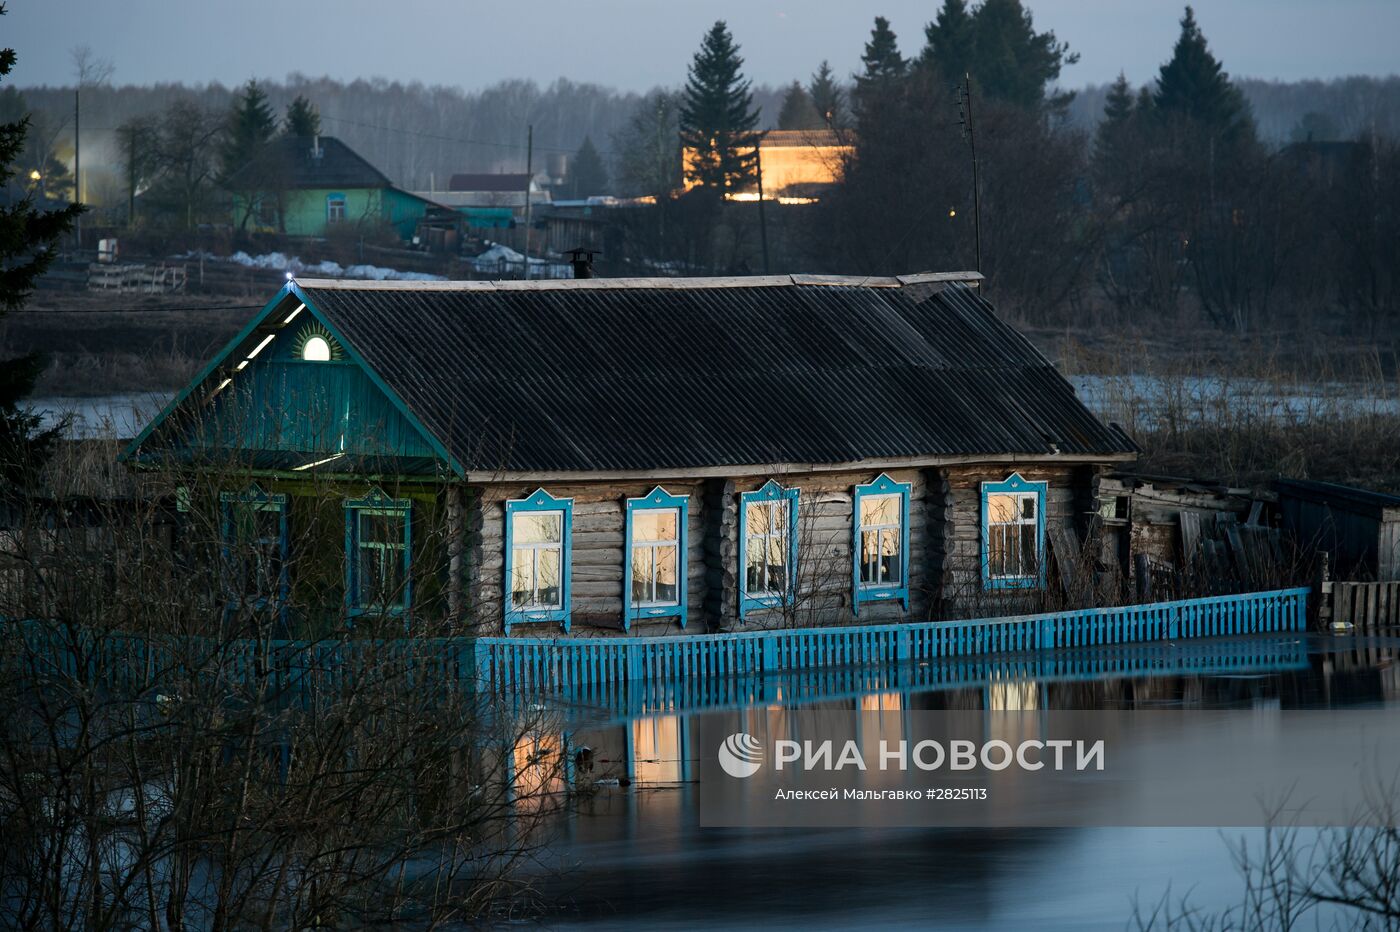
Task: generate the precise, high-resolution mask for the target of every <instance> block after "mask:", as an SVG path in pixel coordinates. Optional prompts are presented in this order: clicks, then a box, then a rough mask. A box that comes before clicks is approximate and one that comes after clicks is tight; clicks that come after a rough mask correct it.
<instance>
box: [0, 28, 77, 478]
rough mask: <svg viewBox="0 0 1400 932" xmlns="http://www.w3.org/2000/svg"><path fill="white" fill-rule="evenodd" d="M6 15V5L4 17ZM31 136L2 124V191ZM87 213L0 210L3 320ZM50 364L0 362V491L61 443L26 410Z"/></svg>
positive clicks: (22, 203)
mask: <svg viewBox="0 0 1400 932" xmlns="http://www.w3.org/2000/svg"><path fill="white" fill-rule="evenodd" d="M4 13H5V7H4V5H3V4H0V15H4ZM16 60H17V56H16V55H15V50H14V49H4V50H0V78H3V77H5V76H7V75H8V74H9V73H10V70H11V69H12V68H14V65H15V61H16ZM28 132H29V120H28V118H27V117H21V118H19V119H17V120H11V121H9V122H6V123H0V188H5V187H8V186H9V185H10V182H11V180H12V179H13V178H14V177H15V175H16V173H17V172H18V171H19V168H18V166H17V165H16V163H17V161H18V160H19V158H20V156H21V154H22V153H23V151H24V148H25V142H26V138H27V135H28ZM82 210H83V207H82V206H81V205H79V204H71V205H69V206H68V207H65V208H63V209H62V210H49V211H44V210H39V209H38V208H36V207H35V205H34V202H33V195H32V192H31V193H30V194H29V195H26V196H24V197H21V198H19V199H18V200H12V201H10V202H9V203H8V204H7V205H5V206H0V319H3V318H4V316H5V315H6V314H10V313H12V312H14V311H17V310H19V309H20V308H22V307H23V306H24V304H25V302H26V301H27V300H28V299H29V295H30V294H31V293H32V292H33V290H34V285H35V283H36V282H37V281H38V278H39V276H40V275H43V274H44V270H45V269H47V268H48V267H49V264H50V263H51V262H53V259H54V256H55V254H56V244H57V243H58V241H59V239H60V238H62V237H63V236H65V235H66V234H67V233H68V232H69V231H70V230H71V229H72V227H73V222H74V220H76V219H77V217H78V214H79V213H81V212H82ZM44 364H45V361H44V358H43V357H42V356H40V355H38V354H36V353H30V354H29V355H26V356H20V357H18V358H14V359H6V360H4V361H0V492H8V491H12V490H15V489H23V488H25V487H27V486H29V485H30V484H32V482H33V481H34V480H35V478H36V477H37V475H38V470H39V468H40V467H41V466H42V465H43V463H44V461H45V460H46V459H47V458H48V457H49V455H50V454H51V453H52V451H53V447H54V445H55V444H56V443H57V442H58V436H59V433H60V431H61V426H59V427H51V428H49V429H48V430H41V429H40V427H41V421H40V418H39V417H38V416H37V415H35V414H31V413H30V412H29V411H28V410H27V409H24V408H21V407H20V403H21V402H22V401H23V400H24V399H25V398H26V397H28V395H29V393H30V392H32V391H33V390H34V383H35V382H36V381H38V378H39V375H40V373H41V372H43V370H44Z"/></svg>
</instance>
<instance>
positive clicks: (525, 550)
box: [125, 273, 1135, 636]
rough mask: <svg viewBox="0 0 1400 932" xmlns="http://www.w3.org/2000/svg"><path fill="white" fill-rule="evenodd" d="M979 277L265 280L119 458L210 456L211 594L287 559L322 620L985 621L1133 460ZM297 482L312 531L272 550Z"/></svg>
mask: <svg viewBox="0 0 1400 932" xmlns="http://www.w3.org/2000/svg"><path fill="white" fill-rule="evenodd" d="M979 279H980V276H978V275H976V274H975V273H925V274H918V275H910V276H902V277H898V278H876V277H868V278H855V277H852V278H843V277H828V276H802V275H793V276H765V277H751V278H726V279H700V278H695V279H632V280H628V279H615V280H613V279H587V280H573V281H530V282H499V283H492V282H356V281H311V280H302V281H293V282H288V284H287V285H286V287H285V288H283V289H281V290H280V291H279V292H278V293H277V294H276V295H275V296H274V297H273V298H272V300H271V301H269V302H268V304H267V305H266V307H264V308H263V309H262V311H261V312H259V313H258V314H257V315H256V316H255V317H254V318H253V319H252V320H251V321H250V322H249V323H248V325H247V326H246V327H245V328H244V329H243V331H242V332H241V333H240V334H239V335H238V336H237V337H236V338H235V339H234V340H233V341H232V342H231V343H230V344H229V345H228V346H227V347H225V349H224V350H223V351H222V352H221V353H219V355H218V356H217V357H216V358H215V359H213V360H212V361H211V362H210V363H209V364H208V366H207V367H206V368H205V370H204V371H203V372H202V373H201V374H200V375H199V376H198V377H197V378H196V379H195V380H194V382H193V383H192V384H191V385H190V386H189V387H188V388H186V389H185V390H184V391H183V392H182V393H181V394H180V395H179V396H178V397H177V398H176V399H175V401H173V402H172V403H171V405H170V406H169V407H168V408H167V409H166V410H165V411H164V412H163V413H162V414H161V415H160V416H159V417H158V418H157V419H156V420H155V421H154V422H152V423H151V424H150V425H149V426H148V427H147V428H146V430H145V431H143V433H142V434H141V435H140V436H139V437H138V438H137V439H136V440H135V441H134V442H133V443H132V445H131V447H130V448H129V449H128V451H127V453H126V454H125V455H126V458H127V460H128V462H130V463H131V464H132V465H133V466H135V467H137V468H141V469H166V470H187V471H188V470H194V471H196V472H197V471H200V470H209V469H212V468H214V467H213V466H212V465H211V464H214V463H216V462H217V463H223V464H229V463H233V464H235V466H236V468H233V469H228V470H226V471H225V472H223V473H221V474H220V475H221V479H220V481H221V482H225V483H226V487H225V488H223V490H222V492H221V494H220V496H219V497H220V502H221V504H222V506H223V507H224V508H225V509H226V513H227V515H228V518H227V520H226V521H225V527H226V529H227V533H228V540H227V541H226V549H227V551H229V552H230V553H234V554H235V555H236V553H237V552H239V551H246V550H247V549H248V548H253V549H254V550H256V552H257V553H258V554H259V560H258V565H259V566H262V567H264V569H265V572H264V575H263V578H261V579H260V580H259V579H258V578H255V577H256V574H254V575H253V576H249V577H247V580H248V581H247V582H246V586H247V587H248V590H249V591H248V592H240V593H239V594H240V595H250V594H253V595H256V596H257V597H258V598H261V599H265V600H268V601H274V602H275V601H277V600H279V599H286V598H288V597H289V594H290V593H294V592H295V591H296V589H297V586H298V584H299V574H300V573H309V572H312V570H310V569H307V568H308V567H311V566H313V565H314V566H315V567H317V568H316V569H315V570H314V572H316V573H318V574H320V575H319V578H321V579H323V580H330V581H331V584H329V588H328V590H327V591H330V592H332V593H333V594H334V598H333V599H332V601H334V602H336V603H337V604H338V606H339V609H340V611H341V613H342V614H343V615H344V616H347V617H349V618H352V619H353V618H358V617H363V616H365V615H374V616H384V615H389V616H392V617H393V618H394V619H398V618H400V617H402V618H403V620H404V621H405V623H406V624H408V625H409V626H410V629H411V628H412V625H413V624H414V623H415V621H416V620H422V621H424V622H425V623H426V622H427V621H429V620H431V621H432V622H433V628H434V630H443V627H442V625H444V624H445V626H446V630H451V631H455V632H461V633H477V634H492V635H500V634H509V635H528V636H552V635H558V634H559V633H561V632H571V633H572V634H573V635H575V636H578V635H588V634H597V635H599V636H609V635H612V636H619V635H623V634H626V633H631V634H637V633H647V634H673V635H681V636H683V635H685V634H688V633H695V632H707V631H709V632H713V631H738V630H745V629H763V628H773V627H799V626H805V625H828V624H842V625H851V624H867V623H881V622H898V621H905V620H927V619H931V618H932V619H937V618H942V617H954V616H967V615H970V614H981V615H988V614H996V613H998V612H1002V613H1005V612H1007V611H1010V610H1013V609H1019V608H1023V607H1025V606H1027V605H1029V604H1032V603H1033V600H1034V598H1035V597H1036V596H1037V595H1039V594H1040V593H1043V592H1044V591H1045V589H1046V588H1047V587H1048V586H1050V585H1052V584H1053V574H1051V573H1049V572H1048V567H1049V565H1050V561H1051V555H1052V554H1051V550H1052V545H1051V542H1052V541H1057V540H1071V539H1082V536H1083V534H1084V532H1085V531H1086V530H1087V529H1088V526H1089V522H1090V521H1092V520H1093V519H1094V516H1096V515H1098V514H1099V512H1100V502H1099V498H1098V496H1099V490H1098V480H1099V477H1100V476H1101V475H1103V474H1104V473H1105V472H1106V471H1108V470H1110V469H1112V468H1113V467H1114V466H1116V465H1120V464H1123V463H1125V462H1129V461H1131V460H1133V459H1134V457H1135V447H1134V444H1133V443H1132V441H1131V440H1130V439H1129V438H1128V437H1127V436H1126V435H1124V434H1123V433H1122V432H1121V431H1120V430H1118V429H1117V428H1116V427H1114V426H1111V425H1107V424H1104V423H1102V422H1100V421H1099V420H1098V419H1097V418H1096V417H1095V416H1094V415H1093V414H1091V413H1090V411H1089V410H1088V409H1087V408H1086V407H1085V406H1084V405H1083V404H1082V403H1081V402H1080V400H1079V399H1078V398H1077V397H1076V395H1075V392H1074V389H1073V388H1072V387H1071V385H1070V384H1069V382H1067V381H1066V380H1065V379H1064V378H1063V377H1062V376H1061V375H1060V373H1059V372H1057V371H1056V369H1055V368H1054V366H1053V365H1052V364H1051V363H1050V362H1049V361H1048V360H1047V359H1046V358H1045V357H1044V356H1043V355H1042V354H1041V353H1040V352H1039V351H1038V350H1037V349H1036V348H1035V347H1034V346H1033V345H1032V344H1031V343H1030V342H1029V341H1028V340H1027V339H1026V338H1025V337H1023V336H1022V335H1021V334H1019V333H1018V332H1017V331H1016V330H1015V329H1014V328H1012V327H1011V326H1009V325H1008V324H1006V323H1005V322H1003V321H1002V320H1000V319H999V318H998V317H997V315H996V313H995V311H994V310H993V308H992V307H991V306H990V305H989V304H988V303H987V301H986V300H984V299H983V297H982V296H981V295H980V294H979V291H978V284H979ZM327 489H330V490H332V492H333V498H334V501H333V502H332V506H331V507H332V510H333V512H334V514H333V515H332V516H331V519H330V523H331V524H332V525H333V526H334V528H335V533H333V534H332V533H327V534H322V535H321V536H319V537H314V536H313V537H308V536H306V535H298V534H296V533H294V531H295V528H296V527H297V526H298V522H299V521H301V522H304V521H307V520H309V519H308V517H307V515H308V513H310V512H312V511H318V512H324V511H325V509H326V507H327V506H326V504H325V500H324V499H325V492H326V490H327ZM313 490H314V491H315V492H316V494H317V495H319V496H320V497H319V498H317V499H316V500H315V501H314V502H313V500H312V492H313ZM1070 532H1073V533H1070ZM298 548H303V549H314V550H317V551H318V552H317V553H315V554H308V553H304V552H303V553H297V552H296V550H297V549H298ZM269 568H270V569H269ZM268 574H270V577H269V575H268ZM1028 600H1030V601H1028Z"/></svg>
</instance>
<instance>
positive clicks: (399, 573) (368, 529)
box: [345, 488, 413, 616]
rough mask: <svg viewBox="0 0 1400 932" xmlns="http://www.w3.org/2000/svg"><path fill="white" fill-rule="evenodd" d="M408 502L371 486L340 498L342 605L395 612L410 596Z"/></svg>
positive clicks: (357, 609) (410, 507)
mask: <svg viewBox="0 0 1400 932" xmlns="http://www.w3.org/2000/svg"><path fill="white" fill-rule="evenodd" d="M412 512H413V502H412V501H410V500H409V499H406V498H390V497H389V496H387V495H385V494H384V492H383V491H382V490H380V489H377V488H375V489H371V490H370V491H369V494H368V495H366V496H365V497H364V498H361V499H355V500H352V501H347V502H346V503H345V607H346V609H347V610H348V612H349V614H350V615H352V616H354V615H365V614H379V615H401V614H404V613H406V612H407V611H408V608H409V606H410V605H411V604H412V601H413V582H412V577H411V575H410V570H411V568H412V560H413V536H412V535H413V522H412V520H411V518H412Z"/></svg>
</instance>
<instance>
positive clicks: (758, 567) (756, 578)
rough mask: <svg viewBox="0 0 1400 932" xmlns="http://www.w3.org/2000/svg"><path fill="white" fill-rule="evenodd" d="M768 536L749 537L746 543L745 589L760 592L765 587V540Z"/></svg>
mask: <svg viewBox="0 0 1400 932" xmlns="http://www.w3.org/2000/svg"><path fill="white" fill-rule="evenodd" d="M765 539H766V538H763V537H749V538H748V539H747V541H746V542H745V544H744V564H745V565H744V590H745V591H746V592H760V591H762V590H763V588H764V583H765V578H764V574H763V542H764V540H765Z"/></svg>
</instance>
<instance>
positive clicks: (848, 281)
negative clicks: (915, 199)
mask: <svg viewBox="0 0 1400 932" xmlns="http://www.w3.org/2000/svg"><path fill="white" fill-rule="evenodd" d="M981 279H982V275H981V273H980V272H916V273H914V274H911V275H897V276H874V275H865V276H861V275H802V274H794V275H743V276H714V277H692V278H553V279H531V280H528V281H486V280H481V281H477V280H457V281H417V280H409V281H373V280H367V279H345V278H296V279H293V281H295V282H296V284H297V285H298V286H300V287H302V288H315V289H322V290H335V291H561V290H575V289H577V290H615V289H626V288H634V289H649V288H655V289H680V290H689V289H700V288H781V287H785V286H791V285H817V286H820V285H828V286H846V287H856V288H902V287H904V286H905V285H922V284H932V283H942V282H961V283H965V284H972V283H976V282H978V281H981Z"/></svg>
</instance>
